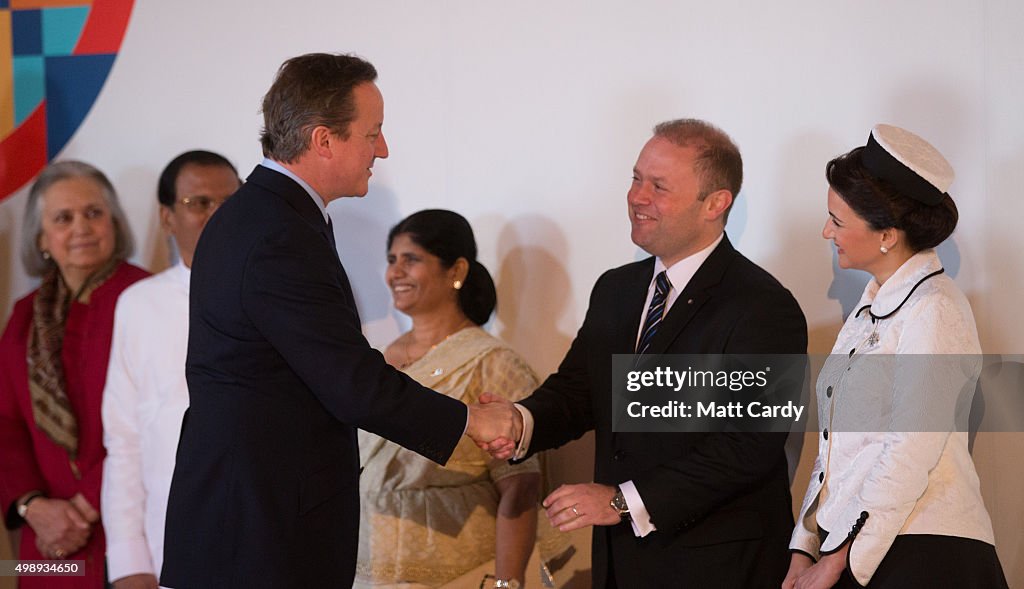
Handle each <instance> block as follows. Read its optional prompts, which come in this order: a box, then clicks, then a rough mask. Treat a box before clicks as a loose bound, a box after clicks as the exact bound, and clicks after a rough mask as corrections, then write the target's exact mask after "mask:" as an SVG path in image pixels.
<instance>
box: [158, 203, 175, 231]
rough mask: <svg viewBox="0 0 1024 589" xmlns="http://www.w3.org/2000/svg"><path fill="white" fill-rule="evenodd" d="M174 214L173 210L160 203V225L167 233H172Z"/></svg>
mask: <svg viewBox="0 0 1024 589" xmlns="http://www.w3.org/2000/svg"><path fill="white" fill-rule="evenodd" d="M173 216H174V210H173V209H171V207H169V206H167V205H163V204H162V205H160V227H162V228H163V230H164V231H166V232H167V234H168V235H174V222H173V221H172V218H173Z"/></svg>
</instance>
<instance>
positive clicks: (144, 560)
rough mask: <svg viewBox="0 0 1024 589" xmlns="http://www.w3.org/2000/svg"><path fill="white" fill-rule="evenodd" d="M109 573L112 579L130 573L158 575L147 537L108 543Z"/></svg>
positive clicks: (114, 579)
mask: <svg viewBox="0 0 1024 589" xmlns="http://www.w3.org/2000/svg"><path fill="white" fill-rule="evenodd" d="M107 574H108V575H109V576H110V581H111V582H113V581H116V580H118V579H120V578H121V577H127V576H128V575H141V574H149V575H153V576H156V572H155V571H154V570H153V563H152V560H151V558H150V555H149V546H148V545H147V544H146V539H145V538H141V537H140V538H132V539H129V540H122V541H120V542H108V543H107Z"/></svg>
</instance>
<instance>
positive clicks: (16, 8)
mask: <svg viewBox="0 0 1024 589" xmlns="http://www.w3.org/2000/svg"><path fill="white" fill-rule="evenodd" d="M133 1H134V0H92V1H88V0H0V200H3V199H4V198H6V197H8V196H9V195H11V194H12V193H13V192H14V191H16V190H18V189H19V188H21V187H22V186H24V185H25V184H27V183H28V182H29V181H31V180H32V178H34V177H35V176H36V174H38V173H39V171H40V170H42V169H43V167H44V166H45V165H46V164H47V162H49V161H50V160H52V159H53V158H54V156H56V155H57V153H58V152H60V150H61V149H63V147H64V146H65V145H66V144H67V142H68V140H70V139H71V136H72V135H73V134H74V133H75V131H76V130H77V129H78V127H79V125H81V124H82V121H83V120H84V119H85V115H86V114H88V113H89V109H90V108H91V107H92V105H93V102H95V101H96V97H97V96H98V95H99V93H100V89H101V88H103V83H104V82H105V81H106V79H107V74H109V73H110V68H111V66H113V65H114V58H115V57H117V52H118V50H119V49H120V47H121V40H122V39H124V32H125V29H126V28H127V26H128V19H129V17H130V16H131V12H132V4H133Z"/></svg>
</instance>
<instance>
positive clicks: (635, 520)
mask: <svg viewBox="0 0 1024 589" xmlns="http://www.w3.org/2000/svg"><path fill="white" fill-rule="evenodd" d="M723 237H725V233H722V234H721V235H719V236H718V239H716V240H715V241H714V242H713V243H712V244H711V245H709V246H707V247H706V248H704V249H702V250H700V251H699V252H697V253H695V254H692V255H690V256H688V257H686V258H683V259H682V260H679V261H678V262H676V263H675V264H672V266H671V267H669V268H666V267H665V263H664V262H662V261H661V258H656V259H655V261H654V272H653V273H652V274H651V281H650V284H649V285H648V286H647V299H646V300H645V301H644V310H643V314H642V315H641V316H640V328H639V329H638V330H637V333H636V341H637V342H639V341H640V332H641V331H642V330H643V325H644V321H646V320H647V310H648V308H649V307H650V306H651V299H652V298H654V292H655V279H656V278H657V276H658V274H660V273H661V271H662V270H665V271H666V274H667V275H668V281H669V283H670V284H671V285H672V287H671V288H670V289H669V291H668V296H667V297H666V299H665V309H664V310H663V311H662V316H663V317H664V316H665V315H668V312H669V309H671V308H672V305H673V303H675V302H676V299H677V298H679V293H680V292H682V291H683V289H685V288H686V285H687V284H689V283H690V280H691V279H692V278H693V275H694V274H696V273H697V270H699V269H700V267H701V266H702V265H703V264H704V262H705V261H706V260H707V259H708V257H709V256H710V255H711V252H713V251H715V248H716V247H718V244H719V243H721V242H722V238H723ZM635 347H636V346H635V345H634V348H635ZM608 361H609V362H611V358H609V359H608ZM516 408H517V409H519V412H520V413H521V414H522V416H523V437H522V439H521V440H520V442H519V445H518V446H516V452H515V456H514V457H515V458H516V459H520V458H522V457H523V456H525V455H526V454H527V452H529V450H530V440H531V439H532V438H533V415H532V414H531V413H530V410H529V409H527V408H526V407H523V406H522V405H520V404H518V403H516ZM619 489H620V490H622V497H623V499H625V500H626V506H627V507H629V523H630V524H631V525H632V526H633V533H634V534H635V535H636V536H637V537H640V538H643V537H644V536H646V535H647V534H650V533H651V532H653V531H655V530H657V528H656V527H654V524H653V523H652V522H651V514H649V513H648V512H647V506H645V505H644V501H643V498H641V497H640V493H639V491H637V489H636V485H634V484H633V481H625V482H624V483H622V484H620V485H619Z"/></svg>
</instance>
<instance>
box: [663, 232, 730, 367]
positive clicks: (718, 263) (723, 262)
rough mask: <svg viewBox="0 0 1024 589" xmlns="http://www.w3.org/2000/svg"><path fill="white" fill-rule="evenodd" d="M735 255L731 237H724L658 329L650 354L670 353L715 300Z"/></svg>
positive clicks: (680, 294) (684, 289)
mask: <svg viewBox="0 0 1024 589" xmlns="http://www.w3.org/2000/svg"><path fill="white" fill-rule="evenodd" d="M735 255H736V250H735V249H734V248H733V247H732V244H731V243H730V242H729V237H728V236H723V237H722V242H721V243H719V244H718V247H716V248H715V249H714V251H712V252H711V255H710V256H708V259H707V260H705V261H704V263H703V264H701V266H700V268H698V269H697V272H696V273H695V274H694V275H693V278H691V279H690V282H689V283H688V284H687V285H686V287H685V288H683V290H682V291H681V292H680V293H679V297H678V298H676V300H675V302H674V303H673V304H672V308H671V309H669V311H668V315H666V316H665V319H664V320H662V322H661V325H660V326H658V331H657V333H655V334H654V339H652V340H651V347H650V349H649V350H648V351H647V353H648V354H664V353H665V351H666V350H668V348H669V346H671V345H672V343H673V342H674V341H675V340H676V339H677V338H678V337H679V335H680V334H681V333H682V332H683V330H684V329H686V326H687V325H689V323H690V321H692V320H693V318H694V317H696V316H697V312H698V311H700V308H701V307H702V306H703V305H704V303H706V302H707V301H708V300H709V299H710V298H711V296H712V293H713V289H714V287H716V286H717V285H718V284H719V283H721V282H722V276H723V275H724V274H725V270H726V268H728V266H729V263H730V262H732V259H733V258H734V257H735Z"/></svg>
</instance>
